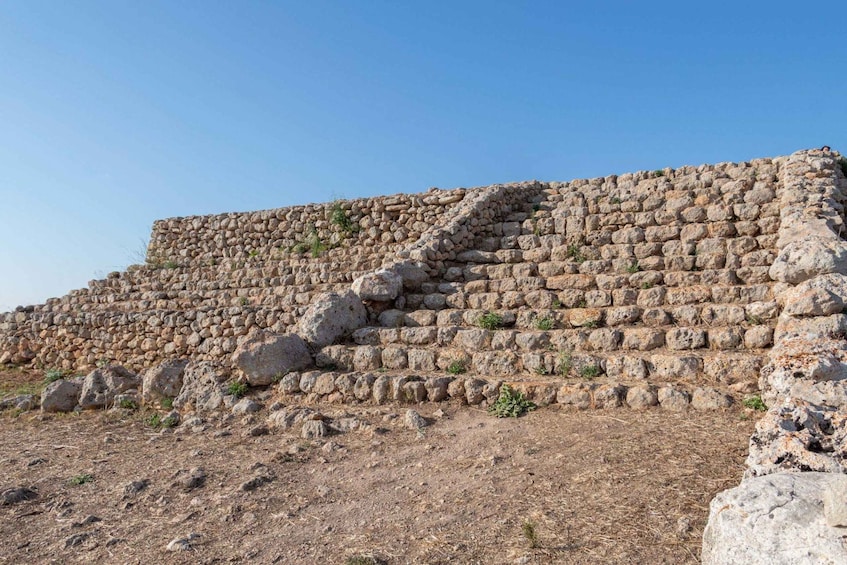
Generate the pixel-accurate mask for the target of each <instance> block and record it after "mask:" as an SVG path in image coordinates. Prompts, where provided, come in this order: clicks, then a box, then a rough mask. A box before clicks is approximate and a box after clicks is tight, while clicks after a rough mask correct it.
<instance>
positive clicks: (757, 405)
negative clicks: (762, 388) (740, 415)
mask: <svg viewBox="0 0 847 565" xmlns="http://www.w3.org/2000/svg"><path fill="white" fill-rule="evenodd" d="M741 404H743V405H744V407H745V408H750V409H751V410H758V411H759V412H764V411H766V410H767V409H768V407H767V406H765V403H764V401H763V400H762V397H761V396H759V395H758V394H757V395H755V396H750V397H748V398H745V399H744V400H743V401H742V402H741Z"/></svg>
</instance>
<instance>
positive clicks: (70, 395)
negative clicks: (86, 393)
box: [41, 379, 82, 412]
mask: <svg viewBox="0 0 847 565" xmlns="http://www.w3.org/2000/svg"><path fill="white" fill-rule="evenodd" d="M80 390H82V380H81V379H67V380H66V379H59V380H57V381H53V382H52V383H50V384H49V385H47V386H46V387H45V388H44V390H42V391H41V411H42V412H70V411H71V410H73V409H74V408H76V407H77V405H78V404H79V393H80Z"/></svg>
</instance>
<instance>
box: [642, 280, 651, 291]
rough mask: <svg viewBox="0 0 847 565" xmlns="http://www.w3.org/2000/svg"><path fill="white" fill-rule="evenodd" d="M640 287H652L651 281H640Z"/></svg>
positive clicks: (645, 288)
mask: <svg viewBox="0 0 847 565" xmlns="http://www.w3.org/2000/svg"><path fill="white" fill-rule="evenodd" d="M641 288H643V289H644V290H647V289H650V288H653V283H651V282H646V281H645V282H643V283H641Z"/></svg>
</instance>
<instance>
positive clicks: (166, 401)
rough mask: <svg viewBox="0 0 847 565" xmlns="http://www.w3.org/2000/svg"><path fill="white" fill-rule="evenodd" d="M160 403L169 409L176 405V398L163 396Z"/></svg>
mask: <svg viewBox="0 0 847 565" xmlns="http://www.w3.org/2000/svg"><path fill="white" fill-rule="evenodd" d="M160 404H161V405H162V408H167V409H168V410H170V409H171V408H173V407H174V399H173V398H170V397H168V398H163V399H162V401H161V402H160Z"/></svg>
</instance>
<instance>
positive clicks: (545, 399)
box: [277, 371, 740, 411]
mask: <svg viewBox="0 0 847 565" xmlns="http://www.w3.org/2000/svg"><path fill="white" fill-rule="evenodd" d="M504 385H508V386H509V387H510V388H512V389H513V390H516V391H518V392H520V393H522V394H524V395H525V397H526V398H527V399H528V400H530V401H531V402H533V403H535V404H536V405H537V406H548V405H551V404H558V405H561V406H562V407H565V408H570V409H577V410H590V409H604V408H606V409H608V408H632V409H639V410H641V409H649V408H652V407H661V408H664V409H667V410H673V411H684V410H687V409H689V408H693V409H697V410H715V409H725V408H728V407H729V406H731V405H732V404H733V403H735V402H738V400H739V399H740V398H739V396H740V394H739V393H738V392H736V391H731V390H728V389H727V388H726V387H719V388H716V387H712V386H695V385H680V384H664V385H652V384H649V383H639V384H623V383H618V382H614V381H609V382H605V383H599V382H596V383H595V382H584V381H583V382H562V381H560V380H554V379H537V378H536V379H522V380H511V379H506V380H502V379H485V378H478V377H463V376H451V375H443V376H422V375H415V374H408V373H407V374H397V373H396V372H388V373H379V372H355V373H349V372H346V373H339V372H321V371H307V372H303V373H288V374H287V375H285V376H284V377H282V380H281V381H280V382H279V384H278V385H277V391H278V392H279V393H280V394H281V395H282V397H283V398H284V399H291V400H294V399H296V398H297V397H301V398H302V399H303V400H305V401H306V402H321V401H323V402H336V403H338V402H346V403H351V402H357V403H360V402H368V403H376V404H384V403H388V402H400V403H410V404H413V403H419V402H426V401H429V402H443V401H453V402H460V403H461V404H467V405H471V406H479V407H481V408H487V407H490V406H492V405H493V404H494V403H495V402H496V401H497V398H498V396H499V395H500V392H501V390H502V387H503V386H504Z"/></svg>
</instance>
